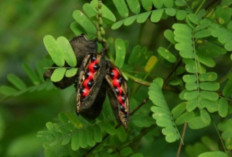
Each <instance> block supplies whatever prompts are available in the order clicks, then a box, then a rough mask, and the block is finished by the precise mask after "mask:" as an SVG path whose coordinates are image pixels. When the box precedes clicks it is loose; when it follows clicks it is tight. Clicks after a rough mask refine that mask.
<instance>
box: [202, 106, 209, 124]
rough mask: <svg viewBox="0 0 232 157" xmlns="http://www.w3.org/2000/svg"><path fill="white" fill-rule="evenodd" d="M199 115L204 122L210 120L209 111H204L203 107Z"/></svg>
mask: <svg viewBox="0 0 232 157" xmlns="http://www.w3.org/2000/svg"><path fill="white" fill-rule="evenodd" d="M200 115H201V119H202V121H203V122H204V123H210V122H211V118H210V115H209V113H208V112H207V111H205V110H204V109H202V110H200Z"/></svg>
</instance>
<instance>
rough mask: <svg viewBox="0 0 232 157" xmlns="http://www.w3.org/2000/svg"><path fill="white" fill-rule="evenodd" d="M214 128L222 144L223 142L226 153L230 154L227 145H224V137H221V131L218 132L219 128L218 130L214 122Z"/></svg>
mask: <svg viewBox="0 0 232 157" xmlns="http://www.w3.org/2000/svg"><path fill="white" fill-rule="evenodd" d="M213 126H214V128H215V130H216V132H217V134H218V137H219V139H220V142H221V144H222V147H223V149H224V151H225V152H226V153H227V154H228V151H227V149H226V146H225V144H224V142H223V139H222V137H221V135H220V132H219V130H218V128H217V126H216V124H215V123H214V122H213Z"/></svg>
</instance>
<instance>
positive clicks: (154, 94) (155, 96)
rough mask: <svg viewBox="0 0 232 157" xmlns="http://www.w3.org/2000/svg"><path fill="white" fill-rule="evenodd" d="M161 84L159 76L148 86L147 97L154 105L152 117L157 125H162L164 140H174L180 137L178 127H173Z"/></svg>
mask: <svg viewBox="0 0 232 157" xmlns="http://www.w3.org/2000/svg"><path fill="white" fill-rule="evenodd" d="M162 86H163V80H162V79H161V78H157V79H155V80H154V81H153V82H152V84H151V85H150V87H149V91H148V95H149V99H150V100H151V101H152V103H153V104H155V105H156V106H153V107H152V108H151V110H152V112H153V115H152V117H153V118H155V119H156V123H157V125H158V126H161V127H164V128H163V129H162V133H163V134H164V135H165V139H166V141H167V142H174V141H176V140H178V139H180V134H179V131H178V129H177V128H176V127H175V126H176V125H175V123H174V122H173V118H172V117H171V112H170V110H169V108H168V105H167V102H166V100H165V98H164V95H163V93H162Z"/></svg>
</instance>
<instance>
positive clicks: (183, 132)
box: [176, 122, 188, 157]
mask: <svg viewBox="0 0 232 157" xmlns="http://www.w3.org/2000/svg"><path fill="white" fill-rule="evenodd" d="M187 126H188V123H186V122H185V123H184V127H183V131H182V135H181V140H180V144H179V147H178V151H177V154H176V157H180V152H181V148H182V146H183V145H184V137H185V133H186V129H187Z"/></svg>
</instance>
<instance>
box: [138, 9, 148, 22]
mask: <svg viewBox="0 0 232 157" xmlns="http://www.w3.org/2000/svg"><path fill="white" fill-rule="evenodd" d="M150 14H151V12H145V13H142V14H139V15H137V22H138V23H144V22H145V21H146V20H147V19H148V17H149V15H150Z"/></svg>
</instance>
